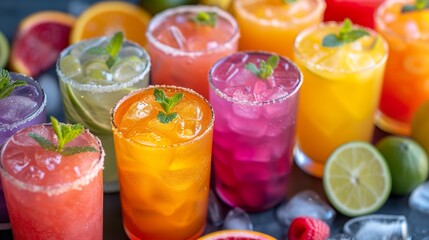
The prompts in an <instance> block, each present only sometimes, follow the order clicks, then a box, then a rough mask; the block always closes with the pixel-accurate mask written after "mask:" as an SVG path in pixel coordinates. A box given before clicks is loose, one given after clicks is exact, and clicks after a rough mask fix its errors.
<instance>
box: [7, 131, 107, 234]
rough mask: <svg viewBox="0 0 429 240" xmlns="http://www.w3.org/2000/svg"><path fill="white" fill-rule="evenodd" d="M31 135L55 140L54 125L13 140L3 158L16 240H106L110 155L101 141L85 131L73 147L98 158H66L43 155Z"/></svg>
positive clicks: (22, 133) (9, 206)
mask: <svg viewBox="0 0 429 240" xmlns="http://www.w3.org/2000/svg"><path fill="white" fill-rule="evenodd" d="M29 133H37V134H39V135H43V136H44V137H45V138H46V137H48V136H49V137H48V138H49V139H53V138H54V137H53V136H52V135H53V130H52V125H51V124H40V125H34V126H30V127H27V128H24V129H21V130H20V131H18V132H17V133H15V134H14V135H13V136H12V137H11V138H9V140H7V141H6V142H5V144H4V145H3V148H2V151H1V155H0V175H1V180H2V183H3V188H4V192H5V197H6V203H7V206H8V209H9V213H10V219H11V224H12V225H13V229H12V231H13V235H14V238H15V239H61V238H65V239H100V240H101V239H102V238H103V189H102V188H103V186H102V184H103V177H102V169H103V161H104V155H105V154H104V150H103V148H102V147H101V142H100V140H99V139H98V138H97V137H95V136H94V135H93V134H91V133H90V132H89V131H88V130H85V131H84V132H83V133H81V134H80V135H79V136H78V137H77V138H76V139H75V140H73V141H72V142H70V143H69V145H73V144H77V145H78V144H84V146H88V145H90V146H93V147H95V148H96V152H92V153H80V154H74V155H70V156H61V155H59V154H57V153H54V152H51V151H49V150H45V149H42V148H41V147H40V146H39V145H38V143H37V142H35V141H34V140H33V139H32V138H31V137H30V136H29ZM77 141H79V142H77ZM75 146H76V145H75ZM78 146H79V145H78ZM17 156H18V157H17ZM66 176H67V177H66Z"/></svg>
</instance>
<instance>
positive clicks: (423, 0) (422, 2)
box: [401, 0, 429, 13]
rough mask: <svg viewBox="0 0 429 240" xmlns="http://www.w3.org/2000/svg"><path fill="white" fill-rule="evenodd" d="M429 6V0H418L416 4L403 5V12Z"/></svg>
mask: <svg viewBox="0 0 429 240" xmlns="http://www.w3.org/2000/svg"><path fill="white" fill-rule="evenodd" d="M427 8H429V0H417V1H416V4H415V5H403V6H402V9H401V13H408V12H413V11H419V10H423V9H427Z"/></svg>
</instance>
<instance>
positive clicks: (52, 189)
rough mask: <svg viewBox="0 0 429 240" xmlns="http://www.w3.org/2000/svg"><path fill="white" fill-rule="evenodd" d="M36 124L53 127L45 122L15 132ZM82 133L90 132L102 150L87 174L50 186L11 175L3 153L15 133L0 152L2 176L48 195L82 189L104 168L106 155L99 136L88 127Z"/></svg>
mask: <svg viewBox="0 0 429 240" xmlns="http://www.w3.org/2000/svg"><path fill="white" fill-rule="evenodd" d="M34 126H44V127H52V124H51V123H43V124H38V125H33V126H30V127H26V128H23V129H20V130H19V131H17V132H16V133H15V134H18V133H20V132H21V131H24V130H26V129H27V128H33V127H34ZM15 134H14V135H15ZM81 134H88V135H89V136H91V137H92V138H93V139H95V141H96V144H97V146H98V148H99V151H100V157H99V159H98V160H97V162H96V163H95V164H94V165H93V166H92V169H89V170H88V172H87V173H86V174H85V175H83V176H82V177H80V178H79V179H76V180H74V181H72V182H67V183H61V184H54V185H49V186H40V185H36V184H31V183H27V182H24V181H21V180H18V179H16V178H15V177H13V176H12V175H10V174H9V173H8V172H7V171H6V170H5V169H4V168H3V155H4V151H6V148H7V146H8V144H9V142H10V141H12V139H13V135H12V137H10V138H9V139H7V140H6V141H5V143H4V144H3V146H2V148H1V152H0V176H1V175H3V177H4V178H5V179H6V180H7V181H9V182H10V183H12V184H13V185H14V186H15V187H17V188H18V189H20V190H26V191H29V192H34V193H43V194H46V195H48V196H54V195H60V194H62V193H65V192H67V191H70V190H81V189H82V188H83V187H84V186H85V185H88V183H89V182H91V181H92V180H93V179H94V178H95V177H96V176H97V175H98V173H99V171H101V170H102V169H103V163H104V156H105V152H104V149H103V147H102V145H101V141H100V139H99V138H98V137H97V136H95V135H94V134H92V133H91V132H90V131H89V130H88V129H85V130H84V131H83V132H82V133H81ZM3 188H4V185H3Z"/></svg>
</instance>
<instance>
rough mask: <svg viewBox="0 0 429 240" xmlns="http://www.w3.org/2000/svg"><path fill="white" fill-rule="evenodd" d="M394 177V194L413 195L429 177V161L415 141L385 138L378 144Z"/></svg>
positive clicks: (393, 137) (394, 137)
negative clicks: (412, 192)
mask: <svg viewBox="0 0 429 240" xmlns="http://www.w3.org/2000/svg"><path fill="white" fill-rule="evenodd" d="M376 146H377V149H378V150H379V151H380V153H381V154H382V155H383V157H384V159H385V160H386V162H387V165H388V166H389V169H390V174H391V176H392V193H394V194H397V195H405V194H409V193H411V191H413V190H414V189H415V188H416V187H417V186H418V185H420V184H421V183H423V182H424V181H426V179H427V178H428V176H429V160H428V157H427V156H426V153H425V151H424V150H423V148H422V147H421V146H420V145H419V144H418V143H416V142H415V141H413V140H411V139H409V138H406V137H399V136H388V137H384V138H383V139H381V140H380V141H379V142H378V143H377V145H376Z"/></svg>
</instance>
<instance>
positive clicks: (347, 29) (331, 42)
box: [322, 18, 369, 47]
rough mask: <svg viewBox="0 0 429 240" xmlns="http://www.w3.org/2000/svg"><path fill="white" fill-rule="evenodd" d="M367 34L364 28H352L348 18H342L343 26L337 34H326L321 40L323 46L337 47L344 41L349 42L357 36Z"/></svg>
mask: <svg viewBox="0 0 429 240" xmlns="http://www.w3.org/2000/svg"><path fill="white" fill-rule="evenodd" d="M366 35H369V32H368V31H366V30H364V29H360V28H358V29H353V23H352V21H351V20H350V19H348V18H346V19H344V22H343V26H342V27H341V29H340V32H339V33H338V35H337V34H335V33H331V34H328V35H326V36H325V37H324V38H323V40H322V46H324V47H338V46H341V45H343V44H345V43H351V42H354V41H356V40H358V39H359V38H361V37H363V36H366Z"/></svg>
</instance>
